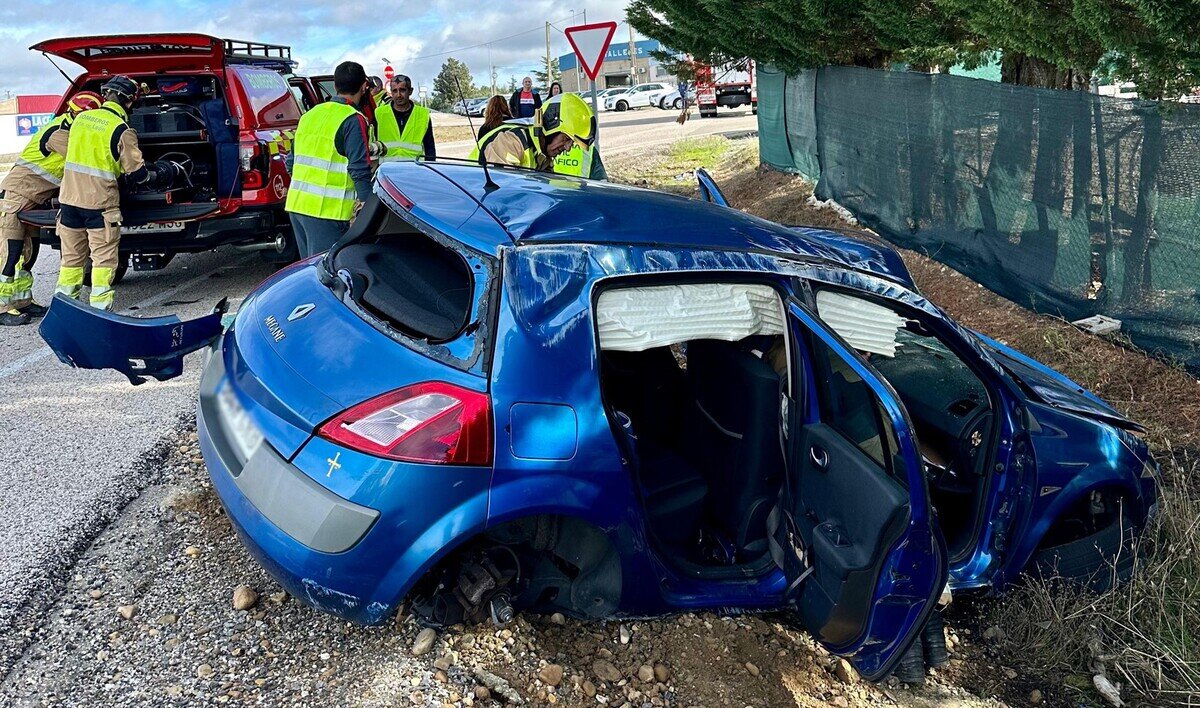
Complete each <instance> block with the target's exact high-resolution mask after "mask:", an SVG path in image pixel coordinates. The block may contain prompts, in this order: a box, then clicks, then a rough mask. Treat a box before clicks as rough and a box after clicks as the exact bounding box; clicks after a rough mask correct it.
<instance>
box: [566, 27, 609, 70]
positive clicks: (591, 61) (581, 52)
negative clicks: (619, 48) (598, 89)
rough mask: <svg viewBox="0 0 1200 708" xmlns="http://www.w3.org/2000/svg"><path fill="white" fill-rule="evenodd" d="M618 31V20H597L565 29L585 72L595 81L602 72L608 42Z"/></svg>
mask: <svg viewBox="0 0 1200 708" xmlns="http://www.w3.org/2000/svg"><path fill="white" fill-rule="evenodd" d="M616 31H617V23H616V22H595V23H593V24H590V25H576V26H574V27H568V28H566V29H565V30H563V32H565V33H566V35H567V41H568V42H570V43H571V48H572V49H574V50H575V56H577V57H579V65H580V66H581V67H583V73H585V74H587V77H588V78H589V79H591V80H592V81H595V80H596V76H597V75H598V74H599V73H600V67H601V65H603V64H604V55H605V54H606V53H607V52H608V43H609V42H611V41H612V38H613V35H614V34H615V33H616Z"/></svg>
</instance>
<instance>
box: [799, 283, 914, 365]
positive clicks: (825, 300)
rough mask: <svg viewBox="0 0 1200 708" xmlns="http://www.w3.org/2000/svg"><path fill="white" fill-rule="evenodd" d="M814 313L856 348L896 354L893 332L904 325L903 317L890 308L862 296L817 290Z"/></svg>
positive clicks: (897, 346) (887, 354) (897, 345)
mask: <svg viewBox="0 0 1200 708" xmlns="http://www.w3.org/2000/svg"><path fill="white" fill-rule="evenodd" d="M817 315H818V316H820V318H821V319H822V320H823V321H824V322H825V324H827V325H829V328H830V329H832V330H833V331H834V332H837V333H838V335H839V336H841V338H842V339H844V340H846V343H847V344H849V345H850V346H852V347H854V348H855V349H857V350H859V351H863V352H871V353H872V354H880V355H882V356H886V357H894V356H896V349H898V348H899V347H900V344H899V343H897V342H896V331H897V330H899V329H900V328H901V327H903V326H904V322H905V319H904V318H903V317H901V316H900V315H898V314H896V313H895V312H893V311H892V310H889V309H888V308H886V307H884V306H882V305H876V304H875V303H873V302H871V301H869V300H863V299H862V298H857V297H852V296H850V295H843V294H841V293H838V292H833V291H832V290H818V291H817Z"/></svg>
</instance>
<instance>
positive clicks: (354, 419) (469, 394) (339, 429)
mask: <svg viewBox="0 0 1200 708" xmlns="http://www.w3.org/2000/svg"><path fill="white" fill-rule="evenodd" d="M317 435H319V436H320V437H322V438H325V439H326V440H330V441H332V442H336V443H338V444H340V445H345V446H346V447H349V448H351V449H353V450H358V451H359V452H365V453H367V454H370V455H378V456H379V457H386V458H388V459H391V460H402V461H404V462H424V463H430V464H447V465H490V464H491V463H492V406H491V402H490V401H489V400H488V396H487V394H486V393H479V392H477V391H471V390H468V389H465V388H462V387H459V386H455V385H453V384H448V383H444V382H442V381H430V382H427V383H419V384H413V385H411V386H405V387H404V388H401V389H397V390H395V391H391V392H389V393H385V394H383V395H382V396H376V397H375V398H372V399H371V400H369V401H365V402H363V403H360V404H358V405H356V406H354V407H353V408H351V409H349V410H347V411H345V412H344V413H341V414H339V415H337V416H335V417H334V418H332V419H331V420H329V421H328V422H326V423H325V424H324V425H322V426H321V428H320V429H319V430H318V431H317Z"/></svg>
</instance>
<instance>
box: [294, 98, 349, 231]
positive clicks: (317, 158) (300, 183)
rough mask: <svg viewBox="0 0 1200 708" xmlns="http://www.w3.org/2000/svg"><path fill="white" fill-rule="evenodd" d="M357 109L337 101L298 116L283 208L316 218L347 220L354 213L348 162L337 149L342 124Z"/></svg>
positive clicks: (318, 106) (328, 102)
mask: <svg viewBox="0 0 1200 708" xmlns="http://www.w3.org/2000/svg"><path fill="white" fill-rule="evenodd" d="M357 113H358V111H357V110H356V109H355V108H354V107H353V106H350V105H347V104H345V103H342V102H340V101H327V102H325V103H322V104H320V105H317V106H315V107H314V108H312V109H311V110H309V111H308V112H307V113H305V114H304V115H303V116H302V117H301V118H300V125H299V126H297V128H296V137H295V139H294V141H293V142H292V151H293V157H292V185H291V187H290V188H289V189H288V195H287V203H286V205H285V207H284V208H285V209H286V210H287V211H290V212H292V213H294V214H304V215H305V216H313V217H316V218H318V219H332V220H333V221H349V220H350V217H351V216H353V214H354V199H355V191H354V181H353V180H351V179H350V173H349V172H348V171H347V168H348V167H349V165H350V161H349V160H347V159H346V157H345V156H344V155H342V154H341V153H339V152H338V151H337V147H336V145H335V140H336V138H337V133H338V130H339V129H340V128H341V127H342V123H344V122H345V121H346V119H347V118H349V117H350V116H352V115H356V114H357Z"/></svg>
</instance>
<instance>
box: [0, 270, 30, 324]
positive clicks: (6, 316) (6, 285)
mask: <svg viewBox="0 0 1200 708" xmlns="http://www.w3.org/2000/svg"><path fill="white" fill-rule="evenodd" d="M15 290H16V285H15V284H14V283H13V279H12V278H11V277H8V276H4V275H0V326H2V327H17V326H20V325H24V324H29V321H30V320H29V315H25V314H22V313H20V312H18V311H16V310H14V309H12V297H13V292H15Z"/></svg>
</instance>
